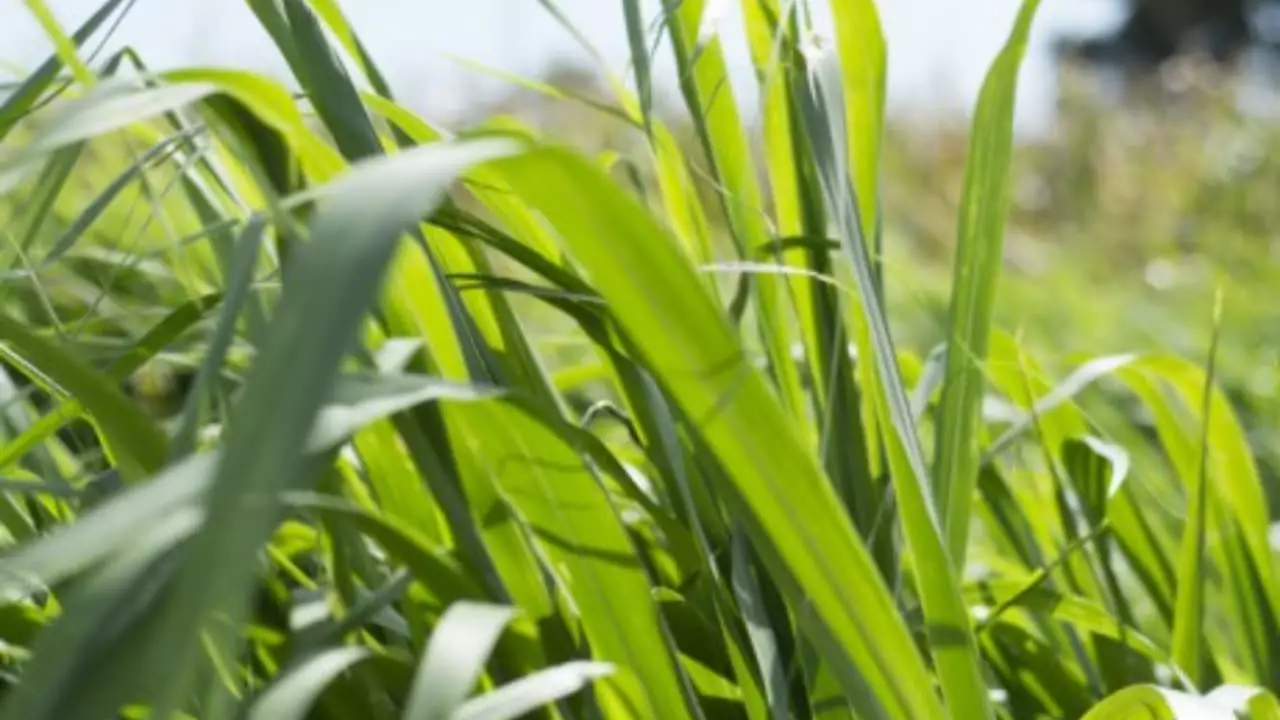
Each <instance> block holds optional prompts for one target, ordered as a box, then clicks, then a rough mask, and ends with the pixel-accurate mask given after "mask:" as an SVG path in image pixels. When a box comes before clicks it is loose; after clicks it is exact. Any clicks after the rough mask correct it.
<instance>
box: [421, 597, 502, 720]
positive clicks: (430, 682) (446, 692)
mask: <svg viewBox="0 0 1280 720" xmlns="http://www.w3.org/2000/svg"><path fill="white" fill-rule="evenodd" d="M514 617H515V610H514V609H513V608H510V607H507V606H502V605H490V604H485V603H476V602H460V603H456V604H454V605H452V606H450V608H449V609H448V610H446V611H445V613H444V615H443V616H441V618H440V622H439V623H438V624H437V625H436V628H435V631H434V632H432V633H431V641H430V642H429V643H428V644H427V650H426V653H425V654H424V655H423V658H422V662H421V663H420V664H419V665H418V672H417V676H416V677H415V678H414V682H413V689H412V690H411V691H410V693H409V699H408V702H407V704H406V707H405V712H404V718H405V720H449V719H450V718H453V717H456V715H457V713H458V711H459V709H460V707H461V706H462V704H463V702H464V701H465V700H466V699H467V696H468V695H470V694H471V690H472V688H474V687H475V685H476V682H477V681H478V680H479V679H480V676H481V674H482V673H483V672H484V665H485V662H486V661H487V660H488V659H489V654H490V653H491V652H493V648H494V646H495V645H497V642H498V637H499V636H501V635H502V631H503V630H504V629H505V628H506V626H507V624H508V623H510V622H511V621H512V619H514Z"/></svg>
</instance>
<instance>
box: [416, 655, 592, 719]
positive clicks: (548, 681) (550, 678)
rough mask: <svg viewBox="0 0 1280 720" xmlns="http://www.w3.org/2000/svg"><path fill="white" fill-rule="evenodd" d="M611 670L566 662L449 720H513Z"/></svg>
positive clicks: (478, 701) (472, 701) (513, 684)
mask: <svg viewBox="0 0 1280 720" xmlns="http://www.w3.org/2000/svg"><path fill="white" fill-rule="evenodd" d="M612 672H613V666H612V665H610V664H608V663H598V662H585V661H579V662H569V663H565V664H563V665H558V666H556V667H553V668H548V669H546V670H540V671H538V672H536V673H533V674H532V675H529V676H528V677H523V678H520V679H519V680H516V681H514V682H510V683H507V684H506V685H503V686H502V687H500V688H498V689H497V690H494V691H492V692H490V693H486V694H484V695H481V696H479V697H475V698H472V699H470V700H468V701H466V702H465V703H463V704H462V706H461V707H459V708H458V710H457V712H456V713H454V714H453V716H452V720H512V719H513V718H519V717H525V716H526V715H527V714H528V713H530V712H532V711H534V710H536V709H538V708H539V707H541V706H543V705H546V704H547V703H551V702H555V701H556V700H561V699H563V698H566V697H568V696H570V695H572V694H574V693H576V692H578V691H579V690H581V689H582V688H584V687H586V686H587V684H588V683H590V682H591V681H592V680H595V679H597V678H602V677H606V676H608V675H609V674H610V673H612ZM409 720H412V718H410V719H409Z"/></svg>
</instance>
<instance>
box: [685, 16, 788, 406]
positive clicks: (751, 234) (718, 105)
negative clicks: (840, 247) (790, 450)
mask: <svg viewBox="0 0 1280 720" xmlns="http://www.w3.org/2000/svg"><path fill="white" fill-rule="evenodd" d="M705 5H706V2H705V0H685V1H684V2H681V3H679V4H677V5H670V6H667V7H664V9H663V12H664V13H665V14H666V15H665V20H666V23H667V27H668V30H669V37H670V39H671V44H672V48H673V49H674V51H675V55H676V69H677V72H678V73H679V78H680V86H681V91H682V93H683V95H684V99H685V104H686V106H687V107H688V109H689V114H690V117H691V118H692V119H693V124H694V128H695V129H696V130H697V133H698V140H699V142H700V143H701V145H702V149H703V152H704V154H705V155H706V157H707V160H708V162H709V168H708V170H709V175H710V177H711V180H712V182H713V183H714V185H715V187H716V192H717V195H718V199H719V201H720V206H721V209H722V211H723V212H724V216H725V218H726V221H727V223H728V229H729V232H730V235H731V237H732V239H733V242H734V245H735V247H736V250H737V254H738V256H739V257H740V258H747V257H750V256H751V255H752V252H753V249H754V248H757V247H760V246H763V245H764V244H765V243H767V242H768V241H769V240H771V238H770V236H769V231H768V227H767V225H766V223H765V216H764V203H763V202H762V199H763V198H762V196H761V193H760V187H759V181H758V179H757V170H756V167H755V163H754V162H753V160H752V157H753V155H752V152H751V148H750V144H749V142H748V140H747V135H746V131H745V130H744V125H743V123H742V119H741V117H740V116H739V112H738V108H737V105H736V101H735V99H734V92H733V88H732V86H731V84H730V80H729V73H728V67H727V64H726V63H725V59H724V51H723V49H722V42H721V39H720V37H719V36H718V35H711V36H708V37H703V33H702V30H703V20H704V18H703V14H704V10H705V7H704V6H705ZM785 287H786V284H785V281H784V280H781V279H768V280H762V281H761V282H759V283H757V284H756V285H755V286H754V287H753V290H754V296H755V297H754V299H755V300H756V302H757V303H758V310H757V316H756V320H757V325H758V332H759V334H760V345H761V348H762V350H763V351H764V353H765V355H766V356H767V357H768V359H769V370H770V374H771V377H772V378H773V380H774V382H775V384H776V387H777V392H778V393H779V396H780V397H781V398H782V402H783V405H784V406H785V407H786V408H787V410H788V411H789V412H790V413H792V416H793V417H794V418H796V420H797V422H800V421H803V420H804V419H806V414H805V412H804V398H803V394H802V390H801V387H800V379H799V372H798V370H797V368H796V366H795V362H794V361H793V360H792V359H791V347H790V346H791V343H790V339H789V337H790V331H789V329H788V324H787V322H786V319H787V318H786V312H785V306H784V305H783V298H784V295H783V292H784V290H785Z"/></svg>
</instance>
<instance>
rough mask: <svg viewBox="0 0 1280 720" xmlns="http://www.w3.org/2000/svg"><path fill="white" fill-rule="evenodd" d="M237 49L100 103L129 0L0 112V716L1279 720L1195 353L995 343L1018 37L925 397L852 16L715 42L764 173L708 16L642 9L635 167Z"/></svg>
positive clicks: (127, 63)
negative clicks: (660, 48) (671, 81)
mask: <svg viewBox="0 0 1280 720" xmlns="http://www.w3.org/2000/svg"><path fill="white" fill-rule="evenodd" d="M32 5H33V7H35V8H36V9H37V10H40V9H41V8H40V3H39V2H36V1H35V0H33V2H32ZM249 5H250V7H251V9H252V10H253V11H254V12H255V14H256V15H257V16H258V18H259V20H260V21H261V23H262V25H263V27H264V28H265V29H266V30H267V32H268V33H269V34H270V35H271V37H272V38H273V39H274V41H275V43H276V45H277V46H278V47H279V49H280V52H281V54H282V55H283V57H284V59H285V60H286V61H287V63H288V65H289V68H290V70H291V72H292V74H293V77H294V80H295V81H296V82H297V84H298V86H299V87H300V89H301V97H300V98H299V97H296V96H295V94H294V93H292V92H290V90H289V89H287V88H286V87H285V86H283V85H281V84H278V83H276V82H274V81H272V80H269V79H267V78H265V77H262V76H258V75H254V74H251V73H246V72H241V71H233V70H225V69H208V68H192V69H182V70H175V71H168V72H160V73H155V72H148V71H147V69H146V67H145V66H144V65H143V64H142V62H141V60H140V59H138V58H137V57H135V56H134V55H133V54H132V53H130V52H128V51H124V52H122V53H119V54H117V55H115V56H113V57H110V58H107V59H106V60H105V61H101V62H100V61H99V59H97V58H93V57H89V58H82V57H81V55H80V54H81V50H80V48H82V47H84V45H85V43H86V42H87V41H88V39H89V38H90V37H91V36H93V34H94V33H95V32H97V31H99V30H100V29H101V28H102V27H105V26H106V25H107V24H109V22H110V21H111V20H112V18H113V17H114V16H115V14H116V13H119V12H121V11H122V10H124V9H125V8H124V3H121V2H119V1H116V0H113V1H112V2H108V3H107V4H106V5H104V6H103V8H102V9H101V10H100V11H99V13H98V14H96V15H95V16H94V17H93V18H92V19H91V20H90V21H89V22H88V23H87V24H86V26H85V27H83V28H79V29H78V30H77V31H76V32H73V33H72V34H71V35H69V36H66V37H61V35H60V33H61V31H60V30H54V32H56V33H58V34H59V40H60V41H59V42H58V43H57V47H58V52H57V54H55V55H54V56H53V57H51V58H50V60H49V61H48V63H46V65H45V66H44V67H42V68H41V69H39V70H37V71H36V72H35V73H33V74H32V75H31V76H30V77H29V78H28V79H27V81H26V83H25V84H24V85H23V86H22V87H21V88H20V89H19V90H18V91H16V92H15V93H13V94H12V95H10V96H9V97H8V99H7V100H5V103H4V105H3V106H0V135H2V136H3V138H4V146H3V155H2V157H0V181H2V182H3V183H4V185H3V189H4V205H3V208H4V210H3V212H4V220H5V225H6V227H7V228H9V229H10V230H9V233H8V234H9V240H10V242H9V243H7V245H6V249H5V251H4V252H5V260H6V265H5V267H6V268H7V270H6V275H5V281H4V283H5V284H4V286H3V288H4V293H5V295H4V307H3V314H2V315H0V343H2V344H0V350H2V352H3V359H4V361H5V373H4V376H3V377H4V379H5V380H6V382H5V383H4V385H3V391H4V393H5V395H6V398H5V401H6V405H5V408H6V411H5V413H4V415H3V418H2V424H3V431H4V432H3V440H2V443H0V465H2V468H0V469H2V470H3V472H4V474H5V475H6V480H5V482H4V487H3V488H0V490H2V491H3V495H2V497H0V500H2V502H0V525H3V527H4V528H5V530H6V538H7V541H8V542H7V546H6V550H5V553H4V555H3V557H2V558H0V579H2V580H0V582H2V583H3V587H4V589H5V590H6V593H5V599H4V605H3V606H2V608H3V612H2V613H0V638H3V639H4V641H5V648H6V653H5V655H6V660H7V670H8V674H7V676H6V678H5V685H4V689H3V698H2V699H0V718H23V719H24V720H28V719H30V720H35V719H40V718H66V717H73V718H80V717H86V718H88V717H93V718H100V717H165V718H168V717H174V716H178V717H198V718H223V717H251V718H264V719H265V718H303V717H332V718H348V717H374V718H412V719H414V720H418V719H421V718H446V717H447V718H508V717H548V718H550V717H564V718H579V717H582V718H585V717H607V718H623V717H637V718H657V717H661V718H681V717H689V718H702V717H717V718H718V717H744V718H790V717H803V718H816V717H829V716H839V717H859V718H935V717H936V718H943V717H964V718H970V717H975V718H976V717H1009V718H1023V717H1093V718H1106V717H1128V716H1130V715H1131V714H1132V713H1134V712H1139V709H1141V712H1146V713H1149V714H1151V715H1152V716H1155V717H1183V716H1186V717H1190V716H1191V715H1188V714H1186V713H1190V712H1211V713H1212V712H1230V711H1231V710H1230V709H1234V710H1235V711H1237V712H1239V713H1242V714H1244V715H1246V716H1248V717H1254V718H1265V717H1274V716H1276V714H1277V712H1280V705H1277V701H1276V698H1275V696H1274V695H1273V694H1272V693H1273V692H1274V691H1275V690H1277V689H1280V680H1278V679H1277V678H1278V677H1280V675H1277V671H1276V667H1277V665H1276V663H1277V662H1280V658H1278V657H1277V650H1278V643H1277V638H1278V637H1280V634H1278V633H1277V631H1276V627H1277V626H1276V618H1277V612H1278V611H1280V580H1277V578H1276V570H1277V567H1276V558H1275V554H1274V550H1273V548H1272V545H1271V541H1270V532H1271V531H1270V527H1271V526H1270V523H1271V516H1270V514H1269V511H1268V504H1267V499H1266V494H1265V492H1264V487H1263V481H1262V479H1261V475H1260V472H1259V469H1258V465H1257V463H1256V461H1255V459H1254V456H1253V454H1252V452H1251V449H1250V446H1249V443H1248V442H1247V439H1246V436H1245V432H1244V429H1243V427H1242V425H1241V423H1240V422H1239V420H1238V418H1237V416H1236V415H1235V413H1234V410H1233V408H1232V406H1231V404H1230V403H1229V402H1228V400H1227V398H1226V396H1225V395H1224V393H1223V392H1222V391H1221V390H1220V389H1219V388H1218V385H1217V383H1216V382H1215V381H1216V379H1217V378H1216V368H1217V367H1218V365H1217V357H1218V354H1219V352H1218V348H1219V344H1218V343H1217V342H1216V341H1215V342H1214V343H1212V344H1210V346H1209V347H1204V348H1195V349H1196V350H1197V351H1201V352H1202V353H1203V354H1202V355H1201V356H1199V357H1198V358H1197V359H1196V360H1194V361H1188V360H1184V359H1181V358H1180V357H1179V356H1176V355H1167V354H1145V353H1143V354H1136V353H1135V354H1108V355H1104V356H1101V357H1094V358H1090V359H1088V360H1087V361H1084V362H1081V363H1079V364H1078V366H1076V367H1074V368H1073V369H1071V370H1070V371H1069V372H1068V373H1065V374H1063V376H1062V377H1060V378H1056V379H1055V378H1054V377H1053V376H1051V375H1049V374H1048V373H1046V372H1045V371H1044V370H1042V369H1041V367H1040V364H1039V361H1038V360H1037V358H1036V357H1035V356H1034V354H1033V353H1032V351H1031V350H1030V349H1029V347H1028V346H1027V345H1026V344H1024V343H1022V342H1021V341H1020V339H1019V336H1018V335H1016V334H1010V333H1007V332H1002V331H1000V329H999V326H998V324H997V317H998V314H997V306H996V302H995V299H996V296H997V290H998V288H999V287H1000V286H999V280H1000V276H1001V274H1002V270H1003V265H1004V258H1005V256H1006V251H1005V246H1004V237H1005V235H1006V227H1005V226H1006V221H1007V216H1008V215H1009V214H1010V208H1011V205H1014V201H1013V199H1011V198H1012V188H1013V186H1014V181H1013V176H1014V170H1015V154H1014V145H1013V137H1012V113H1013V104H1014V99H1015V96H1016V89H1017V76H1018V70H1019V66H1020V63H1021V59H1022V55H1023V53H1024V51H1025V46H1026V41H1027V36H1028V33H1029V31H1030V28H1031V24H1032V22H1033V19H1034V15H1035V12H1036V9H1037V5H1038V3H1037V2H1035V0H1029V1H1028V2H1026V3H1025V4H1024V6H1023V8H1022V10H1021V12H1020V13H1019V15H1018V17H1017V18H1016V19H1015V21H1014V24H1013V26H1012V28H1011V32H1010V35H1009V39H1008V42H1007V44H1006V45H1005V46H1004V48H1003V49H1001V50H1000V52H999V54H998V55H997V56H996V58H995V60H994V62H993V64H992V68H991V72H990V73H989V75H988V78H987V81H986V84H985V85H984V88H983V91H982V93H981V96H980V98H979V101H978V105H977V108H976V112H975V113H974V117H975V120H974V122H973V126H972V129H971V132H970V133H969V135H968V137H967V140H966V147H967V151H966V152H965V160H964V173H963V182H962V184H961V185H962V191H961V194H960V196H959V199H958V211H957V214H956V216H955V217H954V218H953V219H952V227H953V228H954V235H955V237H956V250H955V256H954V259H953V260H952V262H951V265H950V272H951V281H950V283H949V285H950V287H949V293H950V297H949V299H948V300H946V301H945V307H946V308H947V312H946V313H945V314H944V317H945V321H944V333H943V335H942V338H943V339H945V345H943V346H940V349H939V351H938V352H934V353H929V354H925V355H922V354H921V353H919V352H918V351H917V350H916V349H915V347H914V346H913V344H912V343H910V342H903V340H902V338H901V336H900V335H899V334H898V333H899V330H898V328H896V327H895V324H894V323H891V322H890V320H889V318H890V307H891V303H892V298H893V294H894V291H895V286H894V284H893V283H894V279H895V278H896V277H897V274H896V272H895V271H894V268H893V266H891V265H889V264H886V262H885V259H886V258H888V257H891V255H892V250H890V248H889V246H888V243H889V242H890V241H891V240H892V235H890V234H889V233H886V228H892V227H894V223H895V222H900V221H897V220H895V217H896V216H897V211H896V210H895V206H894V204H893V202H892V200H893V197H892V195H891V194H890V193H888V192H886V189H885V188H884V187H883V184H882V183H881V181H880V178H881V177H882V175H883V169H884V167H885V166H886V165H887V164H888V163H887V161H886V148H887V147H891V140H892V138H891V136H890V134H889V133H888V132H886V129H885V128H886V120H885V110H884V73H885V65H886V56H887V50H886V48H885V47H884V43H883V38H882V36H881V33H880V30H879V24H878V19H877V12H876V8H875V5H874V3H872V2H870V0H862V1H859V2H842V3H833V4H832V8H831V9H832V10H833V17H834V20H835V27H836V29H837V32H836V33H835V37H834V41H833V44H830V43H826V42H820V41H817V40H815V39H814V37H813V35H812V32H811V28H809V27H807V25H806V23H805V18H806V17H807V13H806V12H802V10H804V9H805V7H804V5H805V4H804V3H794V2H786V3H780V2H774V1H773V0H760V1H759V2H753V3H747V4H745V6H744V9H745V10H746V12H745V13H744V20H745V23H746V25H745V27H744V28H740V29H735V31H737V30H743V31H745V32H746V33H747V37H748V38H749V41H750V44H751V49H752V55H753V59H754V61H755V63H756V68H757V71H758V72H757V77H758V81H759V82H760V90H761V93H760V97H761V99H762V100H761V102H762V110H763V112H762V116H763V117H764V123H763V126H762V128H761V129H760V134H759V135H756V134H755V133H754V131H752V130H751V129H750V128H748V127H747V126H746V125H745V124H744V122H743V120H742V118H741V117H739V115H738V112H737V110H736V105H735V104H734V102H733V97H732V92H733V88H732V87H730V86H729V85H727V84H726V83H725V82H724V78H723V75H724V61H723V57H722V56H721V50H720V38H719V36H718V35H717V34H716V33H715V32H707V27H706V25H705V24H704V22H703V20H704V12H705V10H706V8H705V7H704V4H703V3H701V2H696V1H694V0H686V2H684V3H681V4H679V5H678V6H673V7H671V8H668V9H667V11H666V12H665V13H664V15H663V17H662V18H661V22H660V23H657V24H656V25H651V24H650V23H649V22H648V19H647V18H645V17H644V15H643V13H642V12H641V8H640V5H639V3H636V2H624V3H623V10H624V15H625V17H626V18H627V21H628V30H629V34H630V37H631V39H632V47H633V50H634V52H635V57H634V58H633V60H634V62H633V64H632V68H633V72H634V76H633V77H631V78H629V79H623V78H613V77H611V78H609V80H610V82H609V85H608V86H609V88H610V94H609V96H608V98H607V99H606V100H603V101H600V102H597V103H595V104H594V109H595V110H596V111H599V112H603V113H606V114H608V115H609V116H611V117H612V118H614V120H616V121H621V122H622V123H624V125H625V127H627V128H628V133H629V136H630V139H631V140H632V141H635V144H634V145H632V146H631V147H630V148H629V149H628V151H627V152H626V153H625V154H611V153H605V154H603V155H597V156H591V155H588V154H586V153H583V152H581V151H579V150H575V149H572V148H570V147H567V146H565V145H562V144H558V143H555V142H550V141H547V140H545V139H543V138H541V137H540V136H539V135H538V134H537V133H536V132H534V131H533V130H532V129H531V128H529V127H528V126H526V125H523V124H521V123H520V122H518V121H516V120H515V119H514V118H512V117H507V116H499V117H493V118H488V119H486V120H485V121H484V122H481V123H477V124H476V125H474V126H472V127H470V128H468V129H467V130H466V131H465V132H462V133H459V134H449V133H447V132H445V131H444V130H442V129H440V128H437V127H434V126H432V125H431V124H430V123H428V122H426V121H425V120H423V119H421V118H419V117H417V116H416V115H414V114H413V113H412V112H410V111H409V110H408V109H406V108H405V107H404V106H403V105H401V104H400V103H398V102H397V101H396V99H395V97H394V95H393V93H392V91H391V89H390V88H389V87H388V86H387V84H386V82H385V80H384V79H383V78H382V76H381V74H380V73H379V72H378V70H377V67H376V65H375V64H374V62H373V60H372V59H371V57H370V53H369V52H368V51H367V49H366V48H365V47H364V46H363V45H361V44H360V42H359V39H358V36H357V35H356V33H355V32H354V30H353V29H352V28H351V27H350V26H349V25H348V24H347V23H346V20H345V19H344V16H343V14H342V12H341V10H340V8H339V7H338V6H337V5H336V4H335V3H332V2H327V1H325V2H322V1H321V0H281V1H279V2H258V1H256V0H250V2H249ZM549 9H554V8H551V7H550V6H549ZM565 20H566V22H567V21H568V19H565ZM718 31H719V32H728V31H729V30H728V29H726V28H720V29H719V30H718ZM655 33H660V34H662V35H663V36H664V37H665V38H666V40H667V41H668V45H669V48H670V52H673V53H674V54H675V60H676V64H677V67H678V68H679V69H680V71H681V74H680V77H681V78H682V83H681V88H680V89H681V99H682V100H683V103H684V106H685V109H684V116H685V121H686V122H687V128H688V129H689V131H690V132H689V135H688V136H687V137H690V138H691V140H690V142H691V143H692V146H693V152H686V148H688V145H685V144H682V143H681V142H679V141H677V139H676V138H677V131H676V130H673V128H672V126H671V123H670V122H669V121H668V120H667V119H666V118H665V117H661V116H659V115H658V114H657V113H656V112H655V111H654V108H653V103H652V101H651V98H650V97H649V92H648V90H647V89H648V88H650V87H651V82H650V78H649V76H648V73H649V70H648V69H649V67H650V66H651V58H649V57H648V56H647V55H646V53H647V52H649V50H648V48H650V47H652V46H653V40H654V34H655ZM64 68H73V69H75V70H76V73H75V75H74V76H72V79H70V80H68V79H66V78H64V77H63V74H62V70H63V69H64ZM126 70H128V71H129V72H127V73H126ZM629 86H633V87H636V88H639V89H640V91H639V92H638V93H635V94H633V93H631V92H630V90H629V89H628V87H629ZM753 147H758V148H760V149H761V150H760V152H753V151H752V148H753ZM691 158H695V159H692V160H691ZM637 179H638V180H639V182H636V180H637ZM708 188H710V189H711V191H710V192H708V190H707V189H708ZM1218 317H1219V316H1218V315H1214V316H1212V317H1211V316H1209V315H1207V314H1206V321H1213V322H1215V323H1216V324H1218V325H1220V324H1221V323H1220V321H1218V320H1217V318H1218ZM547 318H550V319H549V320H548V319H547ZM1188 322H1193V320H1188ZM547 328H551V329H553V330H554V331H555V332H556V333H557V335H558V337H557V338H556V342H555V343H554V344H551V343H549V342H548V340H547V338H546V336H545V335H544V333H545V332H546V331H547ZM1215 337H1217V336H1216V335H1215ZM165 367H168V368H180V369H181V372H180V373H178V375H179V376H180V377H181V383H182V391H181V392H179V393H176V395H177V401H176V402H173V403H171V404H169V405H167V406H164V407H154V406H149V405H147V404H146V403H143V402H140V401H139V399H138V397H137V396H138V395H147V394H148V393H147V392H146V388H148V387H151V386H152V385H151V384H150V383H149V382H148V379H155V378H159V379H160V380H161V381H162V382H163V381H165V380H172V378H171V377H170V376H169V375H167V374H165V372H164V371H163V370H161V371H159V372H158V373H157V370H156V368H165ZM1098 388H1105V389H1106V390H1107V391H1108V392H1107V393H1106V394H1099V393H1096V392H1095V391H1096V390H1097V389H1098ZM1117 398H1123V399H1124V400H1125V402H1123V403H1122V402H1120V401H1118V400H1117ZM1189 708H1190V709H1189ZM1196 708H1199V710H1196ZM1227 708H1230V709H1227Z"/></svg>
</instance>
